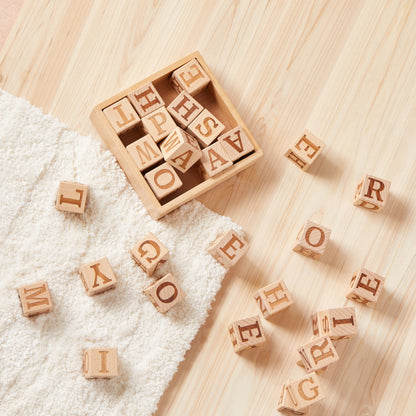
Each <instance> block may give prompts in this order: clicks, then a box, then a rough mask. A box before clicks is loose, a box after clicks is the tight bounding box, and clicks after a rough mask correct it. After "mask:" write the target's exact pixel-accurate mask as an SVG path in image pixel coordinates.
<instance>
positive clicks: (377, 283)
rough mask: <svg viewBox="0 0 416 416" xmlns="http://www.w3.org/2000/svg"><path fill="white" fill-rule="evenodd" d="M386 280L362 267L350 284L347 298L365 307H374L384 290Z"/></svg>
mask: <svg viewBox="0 0 416 416" xmlns="http://www.w3.org/2000/svg"><path fill="white" fill-rule="evenodd" d="M384 280H385V278H384V277H383V276H380V275H379V274H377V273H374V272H371V271H370V270H367V269H365V268H364V267H361V268H360V269H359V270H358V271H357V273H355V275H354V276H353V278H352V279H351V282H350V291H349V292H348V293H347V295H346V297H347V298H348V299H351V300H355V301H356V302H359V303H362V304H364V305H374V304H375V303H376V302H377V300H378V298H379V296H380V293H381V290H382V289H383V285H384Z"/></svg>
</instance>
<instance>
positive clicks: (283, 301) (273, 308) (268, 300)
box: [254, 280, 294, 319]
mask: <svg viewBox="0 0 416 416" xmlns="http://www.w3.org/2000/svg"><path fill="white" fill-rule="evenodd" d="M254 299H255V300H256V302H257V305H258V307H259V308H260V311H261V313H262V314H263V316H264V317H265V318H266V319H268V318H270V317H271V316H272V315H274V314H276V313H278V312H280V311H283V310H284V309H286V308H288V307H289V306H290V305H293V303H294V301H293V298H292V296H291V294H290V293H289V290H288V289H287V287H286V284H285V282H284V281H283V280H278V281H277V282H274V283H271V284H270V285H268V286H266V287H263V288H262V289H260V290H258V291H257V292H256V294H255V295H254Z"/></svg>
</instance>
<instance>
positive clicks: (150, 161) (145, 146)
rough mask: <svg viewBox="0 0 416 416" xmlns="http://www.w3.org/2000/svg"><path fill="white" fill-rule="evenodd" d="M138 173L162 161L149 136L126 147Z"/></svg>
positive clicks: (155, 145)
mask: <svg viewBox="0 0 416 416" xmlns="http://www.w3.org/2000/svg"><path fill="white" fill-rule="evenodd" d="M126 149H127V151H128V152H129V153H130V156H131V157H132V159H133V160H134V162H135V163H136V165H137V167H138V168H139V170H140V172H141V171H143V170H145V169H147V168H149V167H150V166H153V165H154V164H156V163H158V162H160V161H161V160H163V155H162V152H161V151H160V149H159V147H158V145H157V144H156V143H155V141H154V140H153V139H152V137H151V136H150V134H146V136H144V137H142V138H141V139H139V140H136V141H135V142H133V143H131V144H129V145H128V146H127V147H126Z"/></svg>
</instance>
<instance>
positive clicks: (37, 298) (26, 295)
mask: <svg viewBox="0 0 416 416" xmlns="http://www.w3.org/2000/svg"><path fill="white" fill-rule="evenodd" d="M17 293H18V294H19V298H20V302H21V304H22V310H23V316H33V315H38V314H40V313H45V312H49V311H51V310H52V309H53V304H52V299H51V294H50V292H49V287H48V283H47V282H45V281H43V280H42V281H40V282H36V283H32V284H30V285H24V286H21V287H19V288H18V289H17Z"/></svg>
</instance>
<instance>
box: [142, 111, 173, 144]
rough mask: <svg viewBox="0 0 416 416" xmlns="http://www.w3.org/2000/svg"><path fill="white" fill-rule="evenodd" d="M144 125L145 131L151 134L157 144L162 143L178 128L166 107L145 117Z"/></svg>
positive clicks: (143, 119)
mask: <svg viewBox="0 0 416 416" xmlns="http://www.w3.org/2000/svg"><path fill="white" fill-rule="evenodd" d="M142 123H143V130H144V131H145V132H146V133H148V134H150V135H151V136H152V138H153V139H154V141H155V142H160V141H161V140H162V139H164V138H165V137H166V136H168V135H169V134H170V133H171V132H172V131H173V130H175V128H176V123H175V121H174V120H173V118H172V116H171V115H170V114H169V112H168V110H166V107H160V108H158V109H157V110H156V111H153V112H152V113H150V114H148V115H147V116H144V117H143V118H142Z"/></svg>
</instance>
